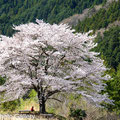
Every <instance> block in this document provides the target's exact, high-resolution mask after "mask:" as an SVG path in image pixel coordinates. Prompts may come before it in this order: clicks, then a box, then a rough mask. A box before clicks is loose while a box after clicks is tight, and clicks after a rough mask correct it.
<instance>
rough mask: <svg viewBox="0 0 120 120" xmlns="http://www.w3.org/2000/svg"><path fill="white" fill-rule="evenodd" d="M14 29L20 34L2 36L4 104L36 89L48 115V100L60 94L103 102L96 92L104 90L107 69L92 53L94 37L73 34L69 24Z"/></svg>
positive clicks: (0, 56) (0, 71) (0, 68)
mask: <svg viewBox="0 0 120 120" xmlns="http://www.w3.org/2000/svg"><path fill="white" fill-rule="evenodd" d="M14 29H15V30H17V32H16V33H15V34H14V35H13V36H12V37H6V36H1V41H0V74H1V75H2V76H6V77H7V81H6V83H5V84H4V85H2V86H0V93H1V94H0V98H1V102H6V101H12V100H15V99H18V98H20V97H22V96H23V95H25V94H26V93H27V92H28V91H29V90H30V89H34V90H35V91H36V92H37V95H38V100H39V108H40V113H45V111H46V110H45V103H46V101H47V100H48V99H54V100H57V99H56V98H53V97H52V96H53V95H54V94H56V93H59V92H74V93H79V94H82V95H83V96H86V97H88V98H90V99H92V100H94V101H96V100H98V98H100V99H101V97H99V94H97V92H99V91H100V90H101V89H103V87H102V79H103V77H101V75H102V74H103V72H104V71H105V70H106V68H105V67H104V66H103V61H102V60H101V59H100V58H98V57H96V56H97V55H98V53H95V52H92V51H90V50H91V49H92V48H94V47H95V46H96V44H94V43H93V40H94V37H95V36H88V34H89V33H86V34H80V33H79V34H78V33H76V34H74V33H73V32H74V30H71V28H69V27H68V26H67V25H63V24H60V25H56V24H53V25H50V24H48V23H44V22H43V21H41V20H36V23H29V24H22V25H19V26H14ZM104 79H105V78H104ZM81 87H82V88H83V89H82V90H81V89H80V88H81ZM86 88H87V89H86ZM88 88H89V89H93V91H92V92H90V91H89V89H88ZM96 98H97V99H96Z"/></svg>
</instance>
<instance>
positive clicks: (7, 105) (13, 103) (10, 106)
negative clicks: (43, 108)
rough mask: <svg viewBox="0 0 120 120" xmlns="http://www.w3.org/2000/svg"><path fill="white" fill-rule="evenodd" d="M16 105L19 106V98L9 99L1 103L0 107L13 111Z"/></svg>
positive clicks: (3, 109)
mask: <svg viewBox="0 0 120 120" xmlns="http://www.w3.org/2000/svg"><path fill="white" fill-rule="evenodd" d="M18 106H20V100H15V101H10V102H5V103H2V104H1V106H0V109H1V110H2V111H11V112H12V111H14V110H15V109H16V108H17V107H18Z"/></svg>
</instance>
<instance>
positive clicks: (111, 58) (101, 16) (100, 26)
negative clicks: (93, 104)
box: [68, 0, 120, 114]
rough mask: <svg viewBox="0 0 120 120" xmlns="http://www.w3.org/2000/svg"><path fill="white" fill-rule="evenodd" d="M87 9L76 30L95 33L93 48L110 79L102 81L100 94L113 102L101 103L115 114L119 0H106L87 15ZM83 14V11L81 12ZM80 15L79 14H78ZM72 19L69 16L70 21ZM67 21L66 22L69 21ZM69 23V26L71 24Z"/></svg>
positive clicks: (119, 82)
mask: <svg viewBox="0 0 120 120" xmlns="http://www.w3.org/2000/svg"><path fill="white" fill-rule="evenodd" d="M90 11H92V9H91V10H88V12H87V14H86V16H84V17H83V18H84V19H81V18H79V21H78V24H76V25H75V27H74V28H75V29H76V32H87V31H89V30H93V31H94V32H93V33H96V34H97V37H96V39H95V42H96V43H97V44H98V46H97V47H96V48H95V49H93V50H95V51H97V52H100V56H99V57H101V58H102V59H104V64H105V65H106V66H107V67H108V68H109V70H108V71H106V73H108V74H109V75H110V76H111V79H110V80H108V81H104V82H105V84H106V86H105V90H103V91H101V93H102V94H104V93H107V94H108V96H109V98H110V99H111V100H113V104H107V103H105V102H103V103H102V105H103V106H104V107H105V108H107V109H108V110H109V111H113V112H115V113H117V114H119V113H120V89H119V88H120V1H117V0H116V1H112V0H108V2H107V4H106V5H105V6H103V7H101V8H100V9H99V10H96V11H95V12H93V13H92V14H90V15H91V16H90V15H89V13H90ZM83 15H85V14H84V12H83ZM79 16H81V15H79ZM72 20H73V17H71V19H70V21H72ZM70 21H68V23H70ZM72 25H74V24H72ZM72 25H71V26H72Z"/></svg>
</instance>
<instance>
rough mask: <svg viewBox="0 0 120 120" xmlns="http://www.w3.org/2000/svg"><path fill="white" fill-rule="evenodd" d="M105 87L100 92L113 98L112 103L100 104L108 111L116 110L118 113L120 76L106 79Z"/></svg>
mask: <svg viewBox="0 0 120 120" xmlns="http://www.w3.org/2000/svg"><path fill="white" fill-rule="evenodd" d="M106 84H107V86H106V89H105V90H104V91H102V93H107V94H108V95H109V98H110V99H111V100H113V104H108V103H105V102H104V103H102V105H103V106H104V107H105V108H107V109H108V111H111V112H113V111H114V112H116V113H117V114H120V77H117V76H116V77H114V79H111V80H108V81H106Z"/></svg>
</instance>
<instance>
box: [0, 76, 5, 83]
mask: <svg viewBox="0 0 120 120" xmlns="http://www.w3.org/2000/svg"><path fill="white" fill-rule="evenodd" d="M5 81H6V78H3V77H1V76H0V85H3V84H4V83H5Z"/></svg>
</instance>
